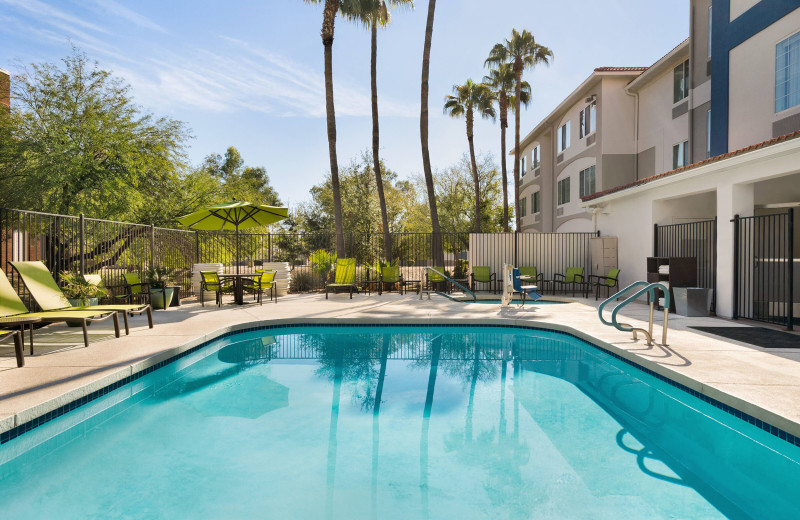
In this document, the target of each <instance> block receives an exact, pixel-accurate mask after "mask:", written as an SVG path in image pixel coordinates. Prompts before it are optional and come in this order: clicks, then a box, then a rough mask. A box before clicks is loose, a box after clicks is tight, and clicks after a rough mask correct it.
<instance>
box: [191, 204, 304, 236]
mask: <svg viewBox="0 0 800 520" xmlns="http://www.w3.org/2000/svg"><path fill="white" fill-rule="evenodd" d="M288 216H289V209H288V208H278V207H275V206H266V205H264V204H252V203H250V202H239V201H236V200H234V201H231V202H222V203H220V204H214V205H213V206H208V207H205V208H203V209H201V210H199V211H195V212H194V213H190V214H188V215H184V216H182V217H178V219H177V220H178V222H180V223H181V224H182V225H184V226H186V227H188V228H192V229H197V230H200V231H238V230H240V229H248V228H253V227H258V226H267V225H269V224H274V223H275V222H280V221H281V220H283V219H285V218H287V217H288Z"/></svg>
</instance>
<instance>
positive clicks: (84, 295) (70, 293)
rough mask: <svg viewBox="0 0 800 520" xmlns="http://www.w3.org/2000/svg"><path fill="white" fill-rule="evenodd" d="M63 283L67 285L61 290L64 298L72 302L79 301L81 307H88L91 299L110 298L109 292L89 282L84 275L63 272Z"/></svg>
mask: <svg viewBox="0 0 800 520" xmlns="http://www.w3.org/2000/svg"><path fill="white" fill-rule="evenodd" d="M60 276H61V281H62V282H64V283H65V284H66V285H65V286H64V287H63V288H62V289H61V290H62V291H63V292H64V296H66V297H67V298H69V299H71V300H79V301H80V302H81V305H88V304H89V299H91V298H103V297H104V296H108V291H107V290H106V289H104V288H103V287H100V286H99V285H95V284H93V283H89V282H87V281H86V280H85V279H84V278H83V275H81V274H79V273H74V272H73V273H71V272H69V271H62V272H61V275H60Z"/></svg>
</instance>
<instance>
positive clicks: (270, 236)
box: [267, 233, 272, 262]
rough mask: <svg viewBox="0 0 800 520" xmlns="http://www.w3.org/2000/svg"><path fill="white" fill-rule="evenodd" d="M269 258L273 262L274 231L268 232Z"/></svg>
mask: <svg viewBox="0 0 800 520" xmlns="http://www.w3.org/2000/svg"><path fill="white" fill-rule="evenodd" d="M267 251H268V253H267V258H268V259H269V261H270V262H272V233H267Z"/></svg>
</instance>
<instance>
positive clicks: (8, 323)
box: [0, 316, 42, 356]
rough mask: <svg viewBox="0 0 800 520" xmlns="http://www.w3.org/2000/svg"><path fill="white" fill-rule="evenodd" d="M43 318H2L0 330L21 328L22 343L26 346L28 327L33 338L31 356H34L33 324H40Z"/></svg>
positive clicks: (0, 319)
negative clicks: (26, 328) (26, 327)
mask: <svg viewBox="0 0 800 520" xmlns="http://www.w3.org/2000/svg"><path fill="white" fill-rule="evenodd" d="M41 321H42V318H33V317H30V316H16V317H15V316H9V317H7V318H0V328H4V329H16V328H18V327H19V330H20V332H22V343H23V346H24V344H25V325H28V333H29V334H30V338H31V356H32V355H33V324H34V323H40V322H41Z"/></svg>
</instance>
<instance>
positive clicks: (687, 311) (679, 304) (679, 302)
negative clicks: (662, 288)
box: [672, 287, 711, 316]
mask: <svg viewBox="0 0 800 520" xmlns="http://www.w3.org/2000/svg"><path fill="white" fill-rule="evenodd" d="M672 294H673V295H674V296H675V312H676V313H677V314H680V315H681V316H708V312H709V310H710V309H711V289H704V288H702V287H673V288H672Z"/></svg>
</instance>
